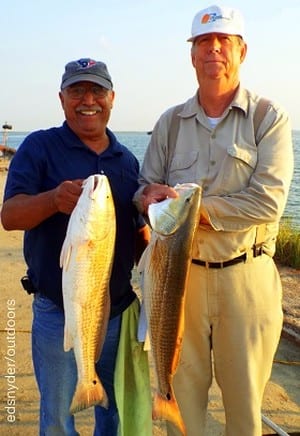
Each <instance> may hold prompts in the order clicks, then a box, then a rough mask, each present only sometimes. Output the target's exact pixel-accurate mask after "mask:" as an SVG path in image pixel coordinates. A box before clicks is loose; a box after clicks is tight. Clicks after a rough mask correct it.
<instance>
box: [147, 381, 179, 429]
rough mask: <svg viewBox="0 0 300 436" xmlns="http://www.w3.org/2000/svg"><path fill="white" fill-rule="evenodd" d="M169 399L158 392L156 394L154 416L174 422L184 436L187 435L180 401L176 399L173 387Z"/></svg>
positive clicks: (156, 418) (155, 418)
mask: <svg viewBox="0 0 300 436" xmlns="http://www.w3.org/2000/svg"><path fill="white" fill-rule="evenodd" d="M171 391H172V392H171V394H169V397H170V398H169V399H168V398H166V397H163V396H162V395H161V394H159V393H158V392H156V393H155V395H154V400H153V410H152V418H153V419H154V420H158V419H160V420H167V421H169V422H172V423H173V424H174V425H175V426H176V427H177V428H178V429H179V430H180V432H181V434H182V435H183V436H186V434H187V433H186V428H185V424H184V421H183V419H182V416H181V413H180V410H179V406H178V403H177V401H176V398H175V395H174V392H173V389H171Z"/></svg>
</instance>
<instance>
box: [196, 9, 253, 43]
mask: <svg viewBox="0 0 300 436" xmlns="http://www.w3.org/2000/svg"><path fill="white" fill-rule="evenodd" d="M206 33H225V34H227V35H239V36H241V37H242V38H243V39H244V36H245V30H244V19H243V17H242V15H241V13H240V11H238V10H237V9H232V8H229V7H225V6H216V5H213V6H209V7H208V8H206V9H202V10H201V11H199V12H198V13H197V14H196V15H195V17H194V19H193V23H192V36H191V37H190V38H189V39H188V41H194V39H195V38H197V36H200V35H205V34H206Z"/></svg>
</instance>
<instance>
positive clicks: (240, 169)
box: [220, 144, 257, 193]
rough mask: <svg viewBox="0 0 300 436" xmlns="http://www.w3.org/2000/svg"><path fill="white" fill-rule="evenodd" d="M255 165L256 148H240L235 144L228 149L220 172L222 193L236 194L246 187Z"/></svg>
mask: <svg viewBox="0 0 300 436" xmlns="http://www.w3.org/2000/svg"><path fill="white" fill-rule="evenodd" d="M256 164H257V149H256V148H249V147H248V148H242V147H240V146H238V145H237V144H233V145H232V146H230V147H228V148H227V153H226V156H225V158H224V160H223V163H222V165H221V171H220V174H222V187H223V191H224V192H225V193H231V192H238V191H240V190H242V189H244V188H245V187H247V186H248V185H249V180H250V178H251V176H252V174H253V172H254V170H255V167H256Z"/></svg>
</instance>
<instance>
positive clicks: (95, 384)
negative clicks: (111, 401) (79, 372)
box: [70, 373, 108, 414]
mask: <svg viewBox="0 0 300 436" xmlns="http://www.w3.org/2000/svg"><path fill="white" fill-rule="evenodd" d="M96 405H99V406H102V407H104V408H105V409H108V398H107V394H106V392H105V389H104V387H103V386H102V383H101V381H100V379H99V377H98V376H97V374H96V373H95V375H94V377H93V380H91V381H90V382H88V383H84V382H81V383H78V385H77V386H76V391H75V394H74V396H73V400H72V403H71V407H70V413H71V414H74V413H76V412H79V411H80V410H84V409H87V408H88V407H91V406H96Z"/></svg>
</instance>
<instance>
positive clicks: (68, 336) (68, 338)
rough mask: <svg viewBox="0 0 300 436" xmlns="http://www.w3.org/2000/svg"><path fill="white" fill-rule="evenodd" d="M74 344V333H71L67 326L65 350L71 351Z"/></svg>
mask: <svg viewBox="0 0 300 436" xmlns="http://www.w3.org/2000/svg"><path fill="white" fill-rule="evenodd" d="M73 346H74V344H73V338H72V335H71V334H70V332H69V330H68V329H67V328H65V332H64V351H70V350H71V348H73Z"/></svg>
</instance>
